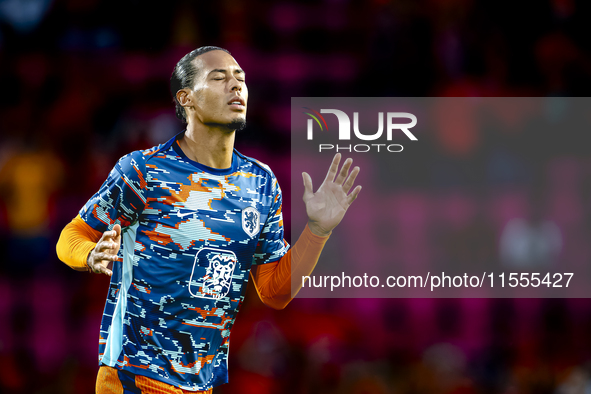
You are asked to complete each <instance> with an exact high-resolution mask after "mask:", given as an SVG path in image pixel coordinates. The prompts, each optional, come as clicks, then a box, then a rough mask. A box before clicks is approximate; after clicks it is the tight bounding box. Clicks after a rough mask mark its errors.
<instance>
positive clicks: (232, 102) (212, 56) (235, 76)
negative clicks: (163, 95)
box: [189, 50, 248, 129]
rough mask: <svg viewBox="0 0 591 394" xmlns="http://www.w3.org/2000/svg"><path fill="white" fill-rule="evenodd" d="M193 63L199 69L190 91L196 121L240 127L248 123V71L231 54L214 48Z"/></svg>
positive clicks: (211, 124) (234, 127)
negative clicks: (246, 74) (245, 76)
mask: <svg viewBox="0 0 591 394" xmlns="http://www.w3.org/2000/svg"><path fill="white" fill-rule="evenodd" d="M193 65H194V66H195V67H197V69H198V70H199V72H198V74H197V76H196V77H195V81H194V85H193V89H192V90H191V91H190V92H189V95H190V96H191V99H192V103H193V105H192V107H193V108H194V110H195V111H194V120H196V121H198V122H199V123H202V124H205V125H208V126H215V125H228V126H230V128H231V129H236V128H238V127H239V125H240V124H244V122H246V104H247V101H248V89H247V88H246V83H245V81H244V71H242V69H241V68H240V66H239V65H238V63H236V60H234V58H233V57H232V56H230V55H229V54H228V53H226V52H224V51H220V50H214V51H210V52H207V53H204V54H203V55H201V56H197V57H196V58H195V59H194V60H193Z"/></svg>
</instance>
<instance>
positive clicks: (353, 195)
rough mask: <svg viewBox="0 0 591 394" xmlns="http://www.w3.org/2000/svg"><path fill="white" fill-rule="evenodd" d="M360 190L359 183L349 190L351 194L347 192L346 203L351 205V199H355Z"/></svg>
mask: <svg viewBox="0 0 591 394" xmlns="http://www.w3.org/2000/svg"><path fill="white" fill-rule="evenodd" d="M360 191H361V185H359V186H357V187H356V188H355V189H353V191H352V192H351V194H349V195H348V196H347V204H349V205H351V204H352V203H353V201H355V199H356V198H357V196H358V195H359V192H360Z"/></svg>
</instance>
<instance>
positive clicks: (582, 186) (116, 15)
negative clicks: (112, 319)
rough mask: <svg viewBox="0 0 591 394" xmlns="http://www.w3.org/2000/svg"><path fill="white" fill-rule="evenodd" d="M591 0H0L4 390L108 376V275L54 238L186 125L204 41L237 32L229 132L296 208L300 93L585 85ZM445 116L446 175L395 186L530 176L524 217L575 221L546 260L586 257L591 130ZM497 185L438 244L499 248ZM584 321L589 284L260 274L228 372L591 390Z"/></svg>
mask: <svg viewBox="0 0 591 394" xmlns="http://www.w3.org/2000/svg"><path fill="white" fill-rule="evenodd" d="M590 11H591V3H589V2H588V1H586V0H521V1H509V0H496V1H483V0H392V1H388V0H365V1H361V0H326V1H323V2H319V1H298V2H296V1H291V2H289V1H275V2H273V1H262V0H259V1H252V2H242V1H238V0H219V1H217V2H205V1H174V2H173V1H171V2H152V1H139V0H128V1H99V0H0V86H1V89H0V130H1V132H0V256H2V257H1V261H2V264H1V265H0V392H1V393H7V394H17V393H19V394H20V393H44V394H45V393H47V394H49V393H60V394H68V393H76V394H79V393H80V394H85V393H92V392H94V381H95V377H96V371H97V362H96V359H97V338H98V329H99V322H100V318H101V313H102V308H103V304H104V300H105V294H106V290H107V281H108V278H106V277H99V276H96V275H90V274H84V273H78V272H74V271H72V270H71V269H69V268H68V267H66V266H65V265H63V264H62V263H60V262H59V261H58V260H57V257H56V256H55V251H54V250H55V248H54V245H55V243H56V241H57V237H58V236H59V232H60V230H61V228H62V227H63V226H64V225H65V224H66V223H67V222H69V221H70V220H71V219H72V218H73V217H74V216H75V215H76V213H77V211H78V209H79V208H80V207H81V206H82V205H83V203H84V202H85V201H86V200H87V199H88V198H89V197H90V196H91V195H92V194H93V193H94V192H95V191H96V190H97V189H98V187H99V186H100V184H101V183H102V182H103V180H104V179H105V177H106V175H107V173H108V171H109V170H110V169H111V167H112V166H113V164H114V163H115V161H116V160H117V159H118V158H119V157H120V156H122V155H123V154H125V153H128V152H129V151H132V150H135V149H142V148H146V147H150V146H153V145H155V144H157V143H159V142H162V141H164V140H166V139H167V138H169V137H170V136H172V135H174V134H175V133H177V132H179V131H181V130H182V124H181V123H180V122H178V121H177V120H176V118H175V117H174V110H173V105H172V103H171V98H170V97H169V93H168V80H169V76H170V73H171V71H172V68H173V67H174V65H175V63H176V62H177V61H178V59H180V57H181V56H182V55H184V54H185V53H187V52H188V51H190V50H191V49H193V48H195V47H199V46H202V45H218V46H222V47H225V48H227V49H229V50H230V51H231V52H232V54H233V55H234V56H235V58H236V59H237V60H238V62H239V63H240V65H241V66H242V67H243V68H244V69H245V70H246V73H247V82H248V86H249V90H250V102H249V104H250V105H249V114H248V119H249V126H248V128H247V129H246V130H245V131H244V132H241V135H240V136H239V137H238V139H237V148H238V150H240V151H241V152H242V153H244V154H247V155H250V156H254V157H256V158H258V159H260V160H261V161H263V162H266V163H267V164H269V165H270V166H271V167H272V168H273V170H274V172H275V173H276V174H277V176H278V178H279V181H280V183H281V185H282V188H283V191H284V197H285V201H284V210H285V214H286V216H287V218H286V219H287V222H288V223H289V207H290V179H289V177H290V149H289V144H290V142H289V141H290V118H289V117H290V110H289V108H290V98H291V97H292V96H294V97H295V96H300V97H302V96H352V97H356V96H499V97H505V96H526V97H529V96H588V95H589V93H590V92H591V57H590V53H591V52H590V50H591V31H590V30H589V28H590V26H591V24H590V23H589V20H590V19H589V18H590V17H591V12H590ZM443 132H444V135H442V136H440V137H438V138H435V137H434V140H433V141H434V144H433V146H434V148H433V152H434V154H436V155H437V156H438V159H439V163H440V165H438V166H437V168H419V169H417V171H421V172H422V173H424V172H427V173H430V174H432V175H433V176H420V177H413V176H412V175H413V174H412V173H411V174H410V175H409V176H408V178H404V177H403V178H401V182H400V188H401V190H406V191H409V192H412V194H413V195H415V196H418V198H419V200H420V197H421V196H423V197H426V196H429V195H431V194H432V193H433V192H434V191H436V190H441V188H445V189H446V190H451V191H452V192H453V191H454V190H456V191H462V190H489V191H490V190H491V189H492V190H495V188H512V187H520V188H521V189H520V190H522V191H523V196H524V198H527V200H526V203H523V204H521V205H520V204H518V205H517V206H516V207H517V208H516V209H515V211H514V212H515V218H524V220H533V219H532V218H538V219H539V218H543V219H544V220H547V221H552V222H553V223H554V224H555V225H556V226H557V227H558V228H559V230H560V233H561V236H562V239H563V240H565V242H564V243H563V245H562V246H561V248H560V250H554V251H552V250H551V251H549V252H548V255H546V256H538V258H540V259H555V260H556V261H560V260H561V259H577V261H582V262H589V259H590V257H591V247H589V245H590V244H591V243H590V242H589V239H591V183H590V182H589V181H590V180H591V177H590V175H591V160H590V158H589V154H588V150H589V144H588V142H589V139H588V137H586V138H582V137H581V138H582V139H578V138H570V139H566V140H565V139H563V140H562V142H561V143H557V142H556V141H554V140H552V138H551V137H550V136H541V137H540V138H539V139H538V138H537V136H532V135H521V134H519V133H518V132H517V133H502V132H499V133H498V135H497V134H493V135H492V140H488V139H485V138H483V136H482V135H479V134H478V132H477V131H475V130H471V129H469V128H468V129H461V130H458V129H451V130H447V129H446V130H444V131H443ZM557 132H559V131H557ZM489 137H490V136H489ZM534 144H537V145H536V146H537V147H538V149H536V150H535V152H536V154H532V153H531V152H532V150H531V149H530V148H531V146H532V145H534ZM540 146H541V147H542V148H543V149H539V147H540ZM483 168H496V169H498V171H497V172H495V171H493V172H492V173H493V174H497V175H498V174H501V179H500V180H499V178H498V177H495V176H487V175H486V174H490V173H487V172H478V170H477V169H483ZM440 175H441V176H440ZM412 179H422V180H423V181H421V182H416V181H411V180H412ZM474 184H478V185H479V186H483V187H484V188H485V189H482V188H473V185H474ZM452 194H453V193H452ZM483 194H484V193H482V192H481V193H480V194H479V193H476V194H474V195H472V196H469V197H468V199H467V200H465V199H464V200H461V199H460V200H461V201H459V202H458V201H455V200H454V201H451V202H450V201H447V200H446V201H444V202H442V205H441V206H444V207H448V208H449V209H450V211H449V212H451V213H450V214H449V215H448V216H450V217H451V218H452V220H451V221H452V222H453V216H454V213H453V212H460V213H462V214H463V215H464V216H462V219H461V220H458V221H455V222H454V224H453V225H452V226H450V225H449V223H446V224H445V223H444V224H445V225H443V224H442V222H440V221H437V220H427V221H426V222H424V223H426V225H425V226H421V229H420V231H424V232H425V234H423V238H424V239H429V240H433V241H432V242H428V243H426V245H422V247H423V248H436V249H433V250H436V251H437V253H431V255H432V256H435V257H433V259H435V260H438V259H441V261H454V260H457V261H460V260H461V261H462V262H463V263H464V264H470V263H471V262H473V261H477V262H482V261H483V260H498V259H499V258H500V255H501V250H500V243H501V242H500V240H501V238H502V232H503V226H502V225H499V223H496V222H495V221H494V220H492V219H491V218H490V215H487V214H481V211H482V210H481V209H478V208H479V207H481V206H483V205H482V204H483V202H482V201H483ZM493 195H494V194H493ZM487 196H488V198H490V196H491V195H490V194H487ZM493 198H494V197H493ZM424 200H425V199H424ZM429 201H433V199H429ZM487 201H488V200H487ZM492 203H493V204H494V201H493V202H492ZM498 203H499V204H502V203H503V202H502V201H499V202H498ZM466 204H468V205H469V206H471V207H476V209H463V207H465V206H466ZM487 204H490V201H488V202H487ZM556 206H561V207H568V209H567V212H566V213H564V212H563V210H558V212H559V213H560V214H559V215H558V216H556V212H557V211H556V210H555V209H553V208H552V207H556ZM454 207H455V208H457V211H454V210H453V209H454ZM458 207H459V208H458ZM532 208H533V209H532ZM409 209H410V211H409V212H410V215H409V216H408V217H406V220H410V221H411V222H412V221H413V220H414V219H413V215H412V204H410V205H409ZM466 212H467V213H466ZM532 212H533V213H532ZM562 214H563V215H562ZM560 215H562V216H560ZM286 229H287V231H288V232H289V226H287V228H286ZM297 235H298V234H293V236H294V237H296V236H297ZM542 236H543V235H542ZM287 237H288V239H290V234H287ZM571 240H572V242H571ZM292 241H295V240H292ZM542 241H543V239H542ZM411 252H412V251H407V254H408V253H411ZM401 258H403V257H401ZM433 263H434V264H436V263H437V261H434V262H433ZM590 333H591V301H590V300H589V299H553V300H537V299H436V300H433V299H296V300H294V301H293V302H292V303H291V305H289V306H288V308H287V309H286V310H284V311H273V310H271V309H269V308H266V307H264V306H263V305H262V304H261V302H260V301H259V300H258V297H257V296H256V292H254V291H253V289H252V288H250V289H249V296H248V297H247V301H246V303H245V305H244V306H243V308H242V312H241V314H240V315H239V317H238V319H237V322H236V326H235V327H234V330H233V333H232V351H231V352H230V384H228V385H224V386H222V387H220V388H218V389H217V390H215V392H216V393H217V394H224V393H247V394H250V393H257V394H266V393H294V394H296V393H297V394H300V393H323V394H325V393H350V394H362V393H378V394H381V393H408V394H411V393H412V394H415V393H416V394H421V393H462V394H463V393H491V394H492V393H502V394H509V393H511V394H512V393H526V394H527V393H531V394H534V393H535V394H537V393H557V394H569V393H572V394H575V393H581V394H583V393H585V394H587V393H590V392H591V364H590V363H589V362H590V361H591V335H590Z"/></svg>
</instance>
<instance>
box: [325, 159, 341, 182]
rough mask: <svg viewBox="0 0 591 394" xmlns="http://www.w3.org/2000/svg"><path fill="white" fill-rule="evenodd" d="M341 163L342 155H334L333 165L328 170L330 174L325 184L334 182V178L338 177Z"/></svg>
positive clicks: (327, 175)
mask: <svg viewBox="0 0 591 394" xmlns="http://www.w3.org/2000/svg"><path fill="white" fill-rule="evenodd" d="M340 162H341V154H340V153H337V154H336V155H334V158H333V159H332V163H331V164H330V168H329V169H328V173H327V174H326V178H324V182H326V181H328V182H332V181H334V177H335V176H336V175H337V170H338V169H339V163H340Z"/></svg>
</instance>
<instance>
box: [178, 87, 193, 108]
mask: <svg viewBox="0 0 591 394" xmlns="http://www.w3.org/2000/svg"><path fill="white" fill-rule="evenodd" d="M189 93H190V91H189V89H187V88H185V89H181V90H179V91H178V92H176V99H177V100H178V102H179V104H180V105H181V107H190V106H191V105H193V101H192V99H191V95H190V94H189Z"/></svg>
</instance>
